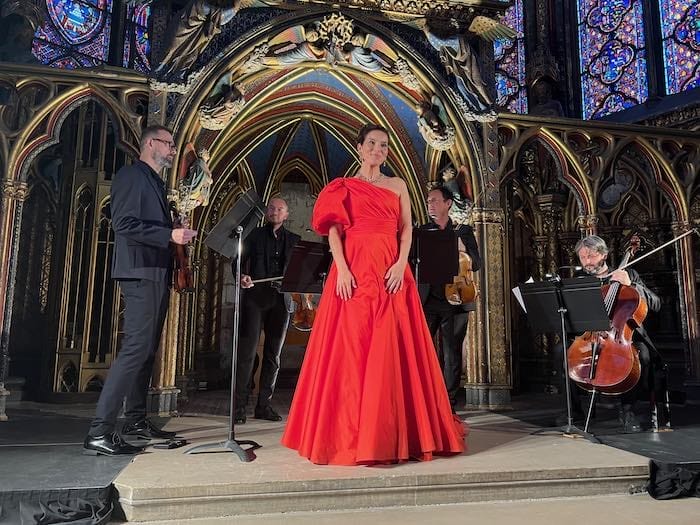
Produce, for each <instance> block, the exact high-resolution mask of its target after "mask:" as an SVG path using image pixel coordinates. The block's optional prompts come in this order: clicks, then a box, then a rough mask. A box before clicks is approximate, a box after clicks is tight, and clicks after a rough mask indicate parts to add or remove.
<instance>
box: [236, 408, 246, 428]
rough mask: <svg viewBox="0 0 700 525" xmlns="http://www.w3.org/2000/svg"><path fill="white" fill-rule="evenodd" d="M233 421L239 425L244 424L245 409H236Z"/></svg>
mask: <svg viewBox="0 0 700 525" xmlns="http://www.w3.org/2000/svg"><path fill="white" fill-rule="evenodd" d="M233 422H234V423H236V424H238V425H244V424H245V422H246V416H245V410H236V415H235V416H234V418H233Z"/></svg>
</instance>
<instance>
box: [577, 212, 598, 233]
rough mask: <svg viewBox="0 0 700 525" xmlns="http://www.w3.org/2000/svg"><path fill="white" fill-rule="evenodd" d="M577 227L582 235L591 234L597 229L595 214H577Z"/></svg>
mask: <svg viewBox="0 0 700 525" xmlns="http://www.w3.org/2000/svg"><path fill="white" fill-rule="evenodd" d="M577 222H578V228H579V230H581V233H582V234H583V235H593V234H595V232H596V230H597V229H598V217H597V216H596V215H579V216H578V218H577Z"/></svg>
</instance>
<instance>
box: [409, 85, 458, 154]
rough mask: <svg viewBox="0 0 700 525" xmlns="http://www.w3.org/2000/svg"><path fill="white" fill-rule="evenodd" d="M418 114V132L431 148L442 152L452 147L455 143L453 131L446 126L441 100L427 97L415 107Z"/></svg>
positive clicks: (445, 113) (435, 96)
mask: <svg viewBox="0 0 700 525" xmlns="http://www.w3.org/2000/svg"><path fill="white" fill-rule="evenodd" d="M416 111H417V112H418V131H420V134H421V135H422V137H423V138H424V139H425V141H426V143H428V144H429V145H430V146H432V147H433V148H435V149H437V150H440V151H444V150H447V149H449V148H450V147H452V145H453V144H454V141H455V129H454V127H452V126H450V125H448V122H447V112H446V111H445V106H444V104H443V103H442V100H440V98H439V97H438V96H437V95H433V96H431V97H430V100H427V97H426V98H425V99H423V100H421V101H420V102H419V103H418V104H417V105H416Z"/></svg>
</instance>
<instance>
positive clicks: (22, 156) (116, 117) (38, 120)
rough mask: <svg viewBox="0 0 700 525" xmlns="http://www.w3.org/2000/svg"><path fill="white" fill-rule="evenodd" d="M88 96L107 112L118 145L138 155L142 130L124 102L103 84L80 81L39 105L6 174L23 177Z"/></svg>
mask: <svg viewBox="0 0 700 525" xmlns="http://www.w3.org/2000/svg"><path fill="white" fill-rule="evenodd" d="M89 100H94V101H95V102H97V103H98V104H99V105H100V106H101V107H102V108H103V109H104V110H105V111H106V112H107V114H108V115H109V117H110V121H111V122H112V126H113V128H114V131H115V135H116V137H117V147H119V148H120V149H122V150H124V151H126V152H127V153H129V154H131V155H132V156H135V157H137V156H138V145H137V144H136V141H137V139H138V137H139V136H140V134H141V132H140V130H139V129H138V126H137V124H136V122H135V120H134V119H133V118H132V117H131V116H130V115H129V114H128V113H127V111H126V109H125V108H124V106H123V105H122V104H121V103H120V102H119V101H118V100H116V99H115V98H114V97H113V96H112V95H110V94H109V93H108V92H107V91H106V90H104V89H103V88H101V87H99V86H97V85H93V84H81V85H78V86H76V87H74V88H72V89H69V90H67V91H65V92H64V93H61V94H60V95H58V96H57V97H56V98H55V99H53V101H51V102H49V103H47V104H46V106H44V107H43V108H41V109H40V110H39V111H37V113H36V114H35V115H34V117H33V118H32V119H31V121H30V122H28V123H27V124H26V125H25V126H24V128H23V130H22V132H21V133H20V135H19V137H18V138H17V142H16V143H15V145H14V146H13V148H12V151H11V152H10V156H9V162H8V170H7V173H8V175H9V176H8V178H9V179H11V180H16V181H26V178H27V174H28V172H29V166H30V165H31V162H32V161H33V160H34V159H35V158H36V157H37V156H38V155H39V154H40V153H41V152H42V151H44V150H45V149H47V148H49V147H51V146H53V145H55V144H57V143H58V142H59V140H60V134H61V128H62V127H63V123H64V122H65V120H66V119H67V118H68V116H69V115H70V114H71V113H72V112H73V110H74V109H75V108H77V107H78V106H80V105H82V104H84V103H85V102H87V101H89Z"/></svg>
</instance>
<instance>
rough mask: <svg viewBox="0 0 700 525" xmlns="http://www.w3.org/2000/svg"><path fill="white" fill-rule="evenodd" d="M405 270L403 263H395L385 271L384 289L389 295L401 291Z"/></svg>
mask: <svg viewBox="0 0 700 525" xmlns="http://www.w3.org/2000/svg"><path fill="white" fill-rule="evenodd" d="M405 269H406V263H405V262H400V261H399V262H395V263H394V264H392V265H391V267H390V268H389V269H388V270H387V271H386V274H385V275H384V280H385V281H386V289H387V291H388V292H389V293H396V292H398V291H399V290H403V273H404V270H405Z"/></svg>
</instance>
